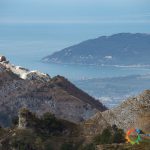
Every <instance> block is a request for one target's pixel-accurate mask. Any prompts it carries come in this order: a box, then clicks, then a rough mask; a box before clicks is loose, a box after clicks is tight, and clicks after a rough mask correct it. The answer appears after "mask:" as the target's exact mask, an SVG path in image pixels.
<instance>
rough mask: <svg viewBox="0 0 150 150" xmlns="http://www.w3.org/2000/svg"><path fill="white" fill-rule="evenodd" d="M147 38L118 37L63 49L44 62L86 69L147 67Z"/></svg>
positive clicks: (148, 47)
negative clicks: (90, 67)
mask: <svg viewBox="0 0 150 150" xmlns="http://www.w3.org/2000/svg"><path fill="white" fill-rule="evenodd" d="M149 43H150V34H144V33H135V34H133V33H119V34H114V35H111V36H101V37H98V38H96V39H90V40H87V41H83V42H81V43H79V44H76V45H73V46H70V47H67V48H64V49H62V50H60V51H58V52H55V53H53V54H52V55H49V56H46V57H44V58H43V59H42V61H43V62H54V63H62V64H86V65H125V66H126V65H149V64H150V62H149V57H148V55H150V51H149V49H150V44H149Z"/></svg>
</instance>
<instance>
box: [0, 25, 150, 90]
mask: <svg viewBox="0 0 150 150" xmlns="http://www.w3.org/2000/svg"><path fill="white" fill-rule="evenodd" d="M144 25H145V24H143V29H145V31H144V30H143V32H146V30H147V29H146V27H145V28H144ZM139 29H140V26H135V25H134V24H131V26H130V27H129V28H126V24H122V25H118V24H92V23H91V24H90V23H75V24H72V23H57V24H56V23H49V24H48V23H47V24H44V23H33V24H29V23H22V24H21V23H18V24H17V23H11V24H8V23H7V24H4V23H3V24H2V23H1V24H0V55H5V56H6V57H7V59H8V60H9V61H10V62H11V63H12V64H15V65H17V66H22V67H24V68H28V69H30V70H38V71H41V72H44V73H48V74H49V75H50V76H51V77H53V76H56V75H62V76H65V77H66V78H68V79H69V80H71V81H72V82H74V83H76V82H75V81H78V80H87V79H93V78H112V77H122V76H129V75H144V74H150V67H143V66H141V67H139V66H138V67H136V66H134V67H133V66H132V67H123V66H119V65H118V66H88V65H64V64H54V63H43V62H42V61H41V59H42V58H43V57H45V56H47V55H50V54H52V53H54V52H56V51H59V50H61V49H63V48H66V47H68V46H71V45H74V44H78V43H80V42H82V41H84V40H88V39H93V38H97V37H99V36H102V35H111V34H115V33H121V32H134V33H135V32H138V31H139ZM93 90H94V87H93ZM87 92H88V91H87Z"/></svg>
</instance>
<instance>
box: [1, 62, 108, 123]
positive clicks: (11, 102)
mask: <svg viewBox="0 0 150 150" xmlns="http://www.w3.org/2000/svg"><path fill="white" fill-rule="evenodd" d="M22 107H26V108H28V109H29V110H31V111H32V112H36V113H37V114H38V115H39V116H40V115H42V114H43V113H45V112H51V113H53V114H55V115H56V117H58V118H62V119H66V120H69V121H71V122H75V123H77V122H81V121H84V120H87V119H89V118H90V117H91V116H93V115H94V114H95V113H96V112H98V111H104V110H106V107H105V106H104V105H103V104H101V103H100V102H99V101H97V100H95V99H94V98H93V97H91V96H89V95H88V94H87V93H85V92H83V91H82V90H80V89H78V88H77V87H75V86H74V85H73V84H72V83H71V82H69V81H68V80H67V79H65V78H64V77H61V76H56V77H54V78H51V77H50V76H49V75H47V74H43V73H40V72H38V71H29V70H28V69H25V68H22V67H19V66H14V65H12V64H11V63H9V62H8V61H2V62H0V124H2V125H4V126H8V125H9V124H10V122H11V120H12V118H13V117H14V116H17V114H18V110H19V109H20V108H22Z"/></svg>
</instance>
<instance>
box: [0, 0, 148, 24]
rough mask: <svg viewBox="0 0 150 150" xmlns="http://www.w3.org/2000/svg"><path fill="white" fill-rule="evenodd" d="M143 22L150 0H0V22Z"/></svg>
mask: <svg viewBox="0 0 150 150" xmlns="http://www.w3.org/2000/svg"><path fill="white" fill-rule="evenodd" d="M113 22H114V23H136V22H137V23H145V24H150V0H0V23H113Z"/></svg>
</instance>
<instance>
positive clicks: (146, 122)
mask: <svg viewBox="0 0 150 150" xmlns="http://www.w3.org/2000/svg"><path fill="white" fill-rule="evenodd" d="M113 125H117V126H118V127H119V128H121V129H124V130H125V131H127V130H128V129H131V128H139V129H141V130H142V131H144V132H146V133H149V132H150V90H146V91H144V92H143V93H142V94H140V95H139V96H137V97H133V98H129V99H128V100H126V101H124V102H123V103H122V104H121V105H120V106H118V107H116V108H114V109H111V110H107V111H104V112H98V113H97V114H96V115H95V116H93V117H92V118H91V119H89V120H88V121H85V122H84V123H83V128H84V129H85V130H83V131H84V133H83V134H84V135H86V136H89V137H90V138H91V137H92V136H94V135H95V134H98V133H101V132H102V131H103V129H104V128H106V127H111V126H113Z"/></svg>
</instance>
